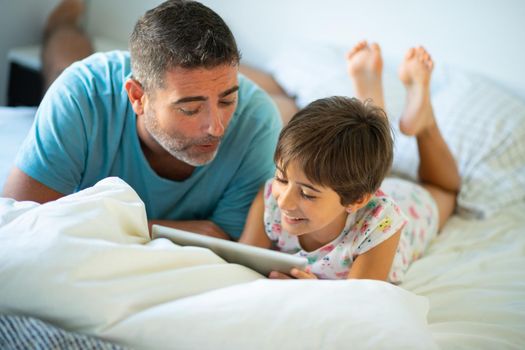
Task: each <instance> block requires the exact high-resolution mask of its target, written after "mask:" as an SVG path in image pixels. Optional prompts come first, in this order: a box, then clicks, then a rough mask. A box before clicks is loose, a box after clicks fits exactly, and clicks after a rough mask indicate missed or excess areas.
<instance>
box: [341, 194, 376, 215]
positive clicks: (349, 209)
mask: <svg viewBox="0 0 525 350" xmlns="http://www.w3.org/2000/svg"><path fill="white" fill-rule="evenodd" d="M371 198H372V193H366V194H364V195H363V197H361V198H359V199H358V200H357V201H355V202H354V203H352V204H348V205H347V206H346V211H347V212H348V213H352V212H355V211H358V210H359V209H361V208H362V207H364V206H365V205H367V204H368V202H369V201H370V199H371Z"/></svg>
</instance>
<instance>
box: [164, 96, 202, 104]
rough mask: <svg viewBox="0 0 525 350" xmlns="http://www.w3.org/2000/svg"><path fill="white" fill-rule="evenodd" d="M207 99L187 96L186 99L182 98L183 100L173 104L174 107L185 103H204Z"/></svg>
mask: <svg viewBox="0 0 525 350" xmlns="http://www.w3.org/2000/svg"><path fill="white" fill-rule="evenodd" d="M207 99H208V98H207V97H204V96H188V97H183V98H181V99H179V100H177V101H175V102H173V104H174V105H178V104H181V103H186V102H195V101H206V100H207Z"/></svg>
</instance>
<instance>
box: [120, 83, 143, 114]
mask: <svg viewBox="0 0 525 350" xmlns="http://www.w3.org/2000/svg"><path fill="white" fill-rule="evenodd" d="M124 88H125V89H126V92H127V93H128V98H129V101H130V102H131V106H132V107H133V110H134V111H135V114H136V115H142V114H144V98H145V97H146V95H145V94H144V88H143V87H142V85H141V84H140V83H139V82H138V81H136V80H135V79H132V78H130V79H128V80H126V82H125V83H124Z"/></svg>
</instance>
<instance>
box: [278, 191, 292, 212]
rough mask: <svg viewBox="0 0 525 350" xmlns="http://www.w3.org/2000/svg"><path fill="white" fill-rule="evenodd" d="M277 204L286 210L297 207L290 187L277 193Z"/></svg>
mask: <svg viewBox="0 0 525 350" xmlns="http://www.w3.org/2000/svg"><path fill="white" fill-rule="evenodd" d="M277 205H278V206H279V208H280V209H281V210H287V211H291V210H294V209H295V208H296V207H297V205H296V201H295V198H294V195H293V191H292V188H291V187H288V188H287V189H286V190H284V191H282V192H281V193H280V194H279V197H278V198H277Z"/></svg>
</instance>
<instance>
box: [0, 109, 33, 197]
mask: <svg viewBox="0 0 525 350" xmlns="http://www.w3.org/2000/svg"><path fill="white" fill-rule="evenodd" d="M35 112H36V108H33V107H16V108H13V107H0V193H1V192H2V189H3V188H4V183H5V180H6V179H7V176H8V175H9V171H10V170H11V166H12V165H13V162H14V160H15V156H16V152H17V150H18V148H19V147H20V145H21V144H22V141H23V140H24V138H25V136H26V135H27V132H28V131H29V128H30V127H31V125H32V124H33V119H34V118H33V117H34V115H35Z"/></svg>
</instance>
